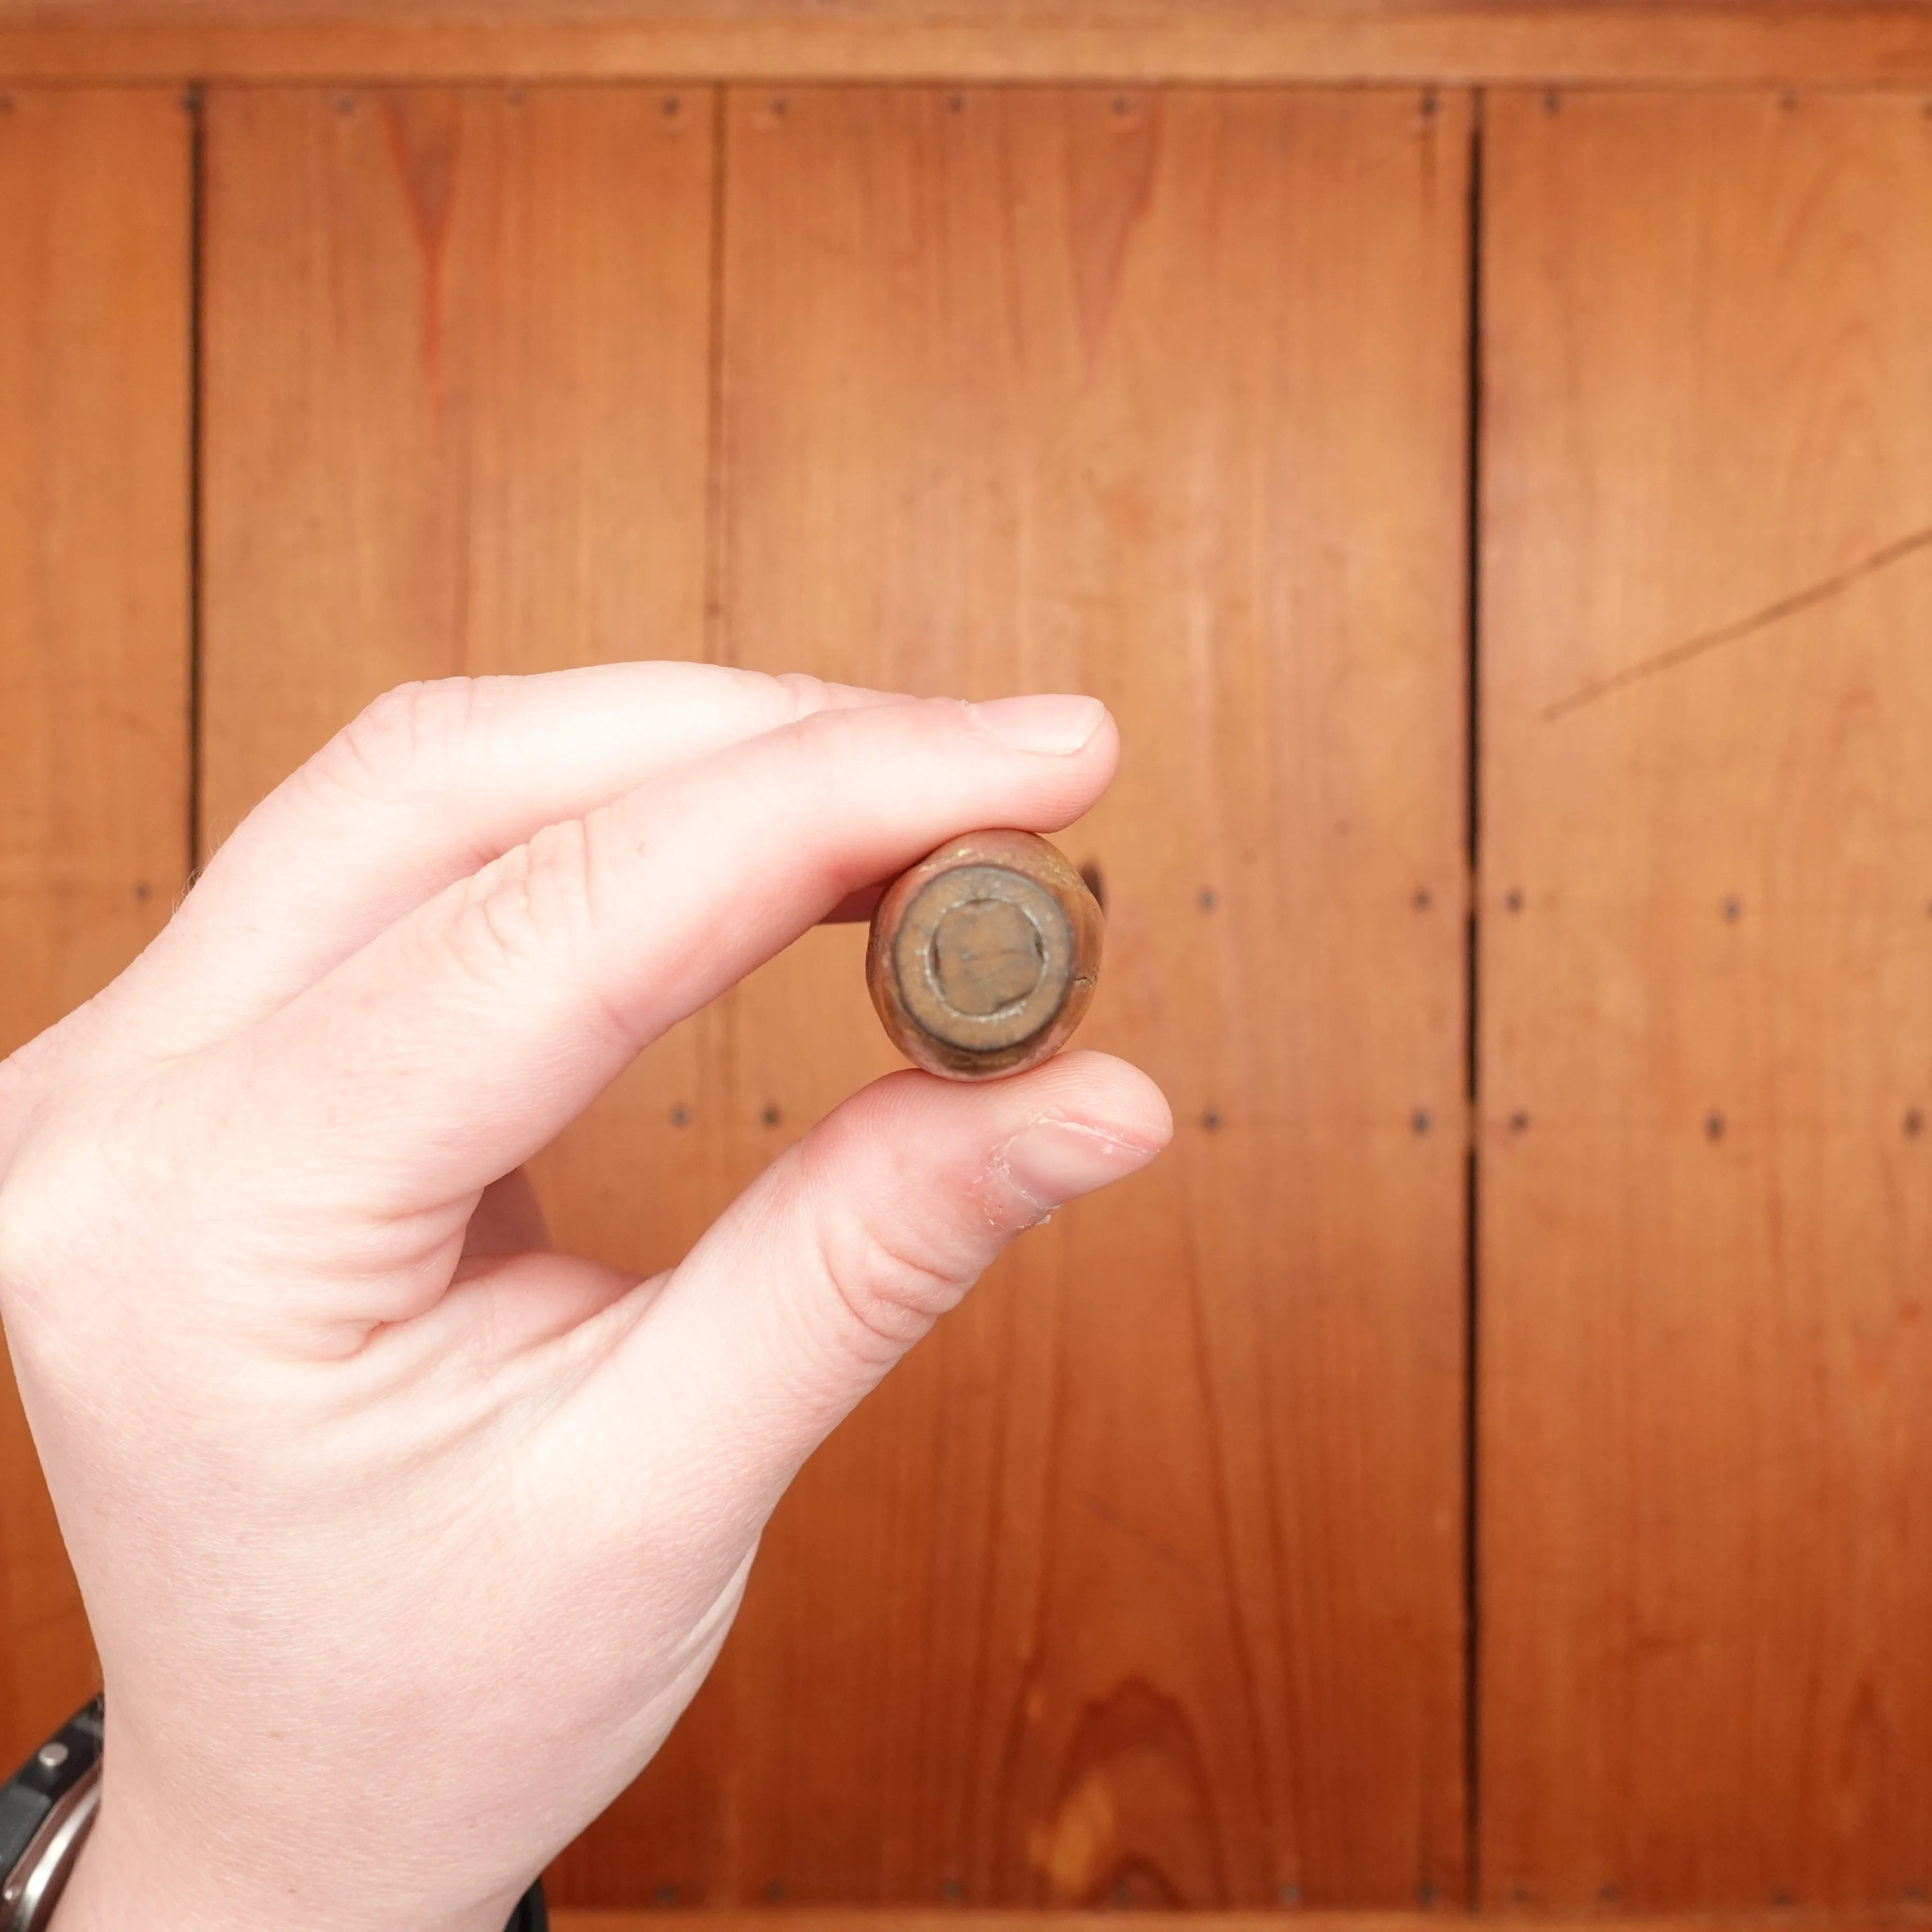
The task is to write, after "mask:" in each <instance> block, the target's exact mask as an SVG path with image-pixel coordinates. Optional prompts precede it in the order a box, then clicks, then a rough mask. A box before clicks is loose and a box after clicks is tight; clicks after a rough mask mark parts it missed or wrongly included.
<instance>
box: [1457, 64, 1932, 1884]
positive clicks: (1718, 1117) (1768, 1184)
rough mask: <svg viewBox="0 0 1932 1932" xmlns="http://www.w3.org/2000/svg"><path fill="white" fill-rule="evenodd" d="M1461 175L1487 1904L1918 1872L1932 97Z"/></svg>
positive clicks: (1578, 129) (1622, 140)
mask: <svg viewBox="0 0 1932 1932" xmlns="http://www.w3.org/2000/svg"><path fill="white" fill-rule="evenodd" d="M1488 129H1489V131H1488V136H1487V160H1486V178H1487V196H1486V216H1485V226H1484V261H1485V264H1486V275H1485V281H1486V287H1485V292H1484V310H1485V315H1486V318H1487V320H1486V355H1485V382H1484V395H1485V399H1486V411H1487V416H1486V423H1485V430H1484V458H1483V468H1482V474H1483V476H1484V486H1485V496H1486V503H1485V509H1484V571H1483V581H1484V625H1483V646H1482V661H1483V677H1484V698H1483V707H1484V715H1483V742H1484V747H1485V752H1486V771H1485V779H1484V808H1483V820H1482V823H1483V829H1484V880H1485V888H1484V935H1485V937H1484V943H1483V947H1482V962H1481V987H1482V1009H1483V1014H1484V1023H1483V1049H1482V1051H1483V1083H1484V1096H1485V1112H1486V1115H1487V1118H1486V1120H1485V1121H1484V1125H1483V1130H1482V1131H1483V1134H1484V1170H1483V1171H1484V1208H1483V1230H1484V1232H1483V1238H1482V1253H1481V1466H1482V1469H1483V1471H1484V1476H1483V1490H1482V1507H1481V1523H1482V1526H1483V1535H1482V1553H1481V1555H1482V1576H1483V1581H1484V1590H1483V1614H1482V1661H1481V1683H1482V1685H1483V1687H1484V1689H1483V1710H1482V1717H1481V1739H1482V1760H1483V1761H1482V1771H1483V1791H1484V1802H1483V1838H1484V1843H1483V1852H1482V1869H1483V1873H1484V1888H1485V1890H1486V1891H1487V1894H1489V1896H1490V1898H1491V1899H1492V1900H1496V1901H1497V1902H1505V1901H1508V1900H1514V1899H1516V1898H1517V1897H1527V1898H1529V1900H1534V1901H1538V1902H1541V1903H1544V1904H1547V1905H1548V1906H1554V1907H1568V1906H1580V1905H1585V1904H1591V1905H1594V1904H1595V1903H1597V1902H1598V1901H1599V1900H1602V1899H1610V1898H1614V1899H1616V1900H1620V1901H1622V1903H1625V1904H1628V1905H1629V1906H1634V1907H1644V1908H1662V1907H1669V1906H1677V1905H1690V1904H1697V1905H1700V1906H1711V1905H1727V1904H1736V1905H1748V1904H1758V1905H1761V1904H1763V1903H1766V1902H1768V1901H1770V1900H1787V1899H1788V1900H1796V1901H1797V1902H1798V1903H1801V1904H1814V1903H1815V1904H1820V1905H1823V1904H1827V1903H1854V1902H1865V1901H1871V1902H1885V1901H1895V1900H1897V1899H1898V1898H1899V1897H1900V1895H1901V1894H1908V1895H1912V1896H1916V1895H1918V1894H1920V1893H1921V1892H1922V1890H1923V1888H1924V1887H1925V1886H1926V1885H1927V1884H1928V1882H1932V1665H1928V1663H1927V1652H1926V1648H1925V1643H1924V1632H1925V1630H1926V1628H1927V1624H1928V1622H1932V1535H1928V1534H1927V1528H1926V1526H1927V1521H1928V1518H1927V1510H1926V1499H1927V1496H1932V1325H1928V1323H1927V1319H1926V1310H1927V1280H1928V1278H1932V1167H1928V1165H1927V1163H1928V1162H1932V1135H1928V1134H1927V1133H1926V1132H1925V1131H1924V1123H1925V1122H1926V1121H1927V1119H1928V1118H1932V1007H1928V1004H1927V999H1926V986H1927V971H1928V968H1932V919H1928V917H1927V913H1928V909H1932V760H1928V759H1927V756H1926V748H1925V740H1926V730H1927V719H1928V718H1932V654H1928V652H1927V649H1926V648H1925V637H1926V634H1927V626H1928V625H1932V249H1928V247H1927V237H1928V236H1932V121H1928V119H1927V114H1926V111H1925V109H1924V105H1923V104H1922V103H1921V102H1920V101H1918V100H1915V99H1911V98H1903V97H1890V98H1879V97H1873V98H1858V97H1850V98H1814V97H1809V96H1787V97H1784V98H1778V97H1773V96H1766V97H1763V98H1745V97H1736V98H1700V97H1697V96H1673V97H1658V98H1644V97H1631V96H1618V95H1601V96H1591V95H1563V96H1558V95H1551V96H1549V97H1547V98H1546V97H1544V96H1542V95H1510V96H1505V97H1502V98H1498V99H1496V100H1495V101H1493V103H1492V107H1491V113H1490V120H1489V124H1488Z"/></svg>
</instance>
